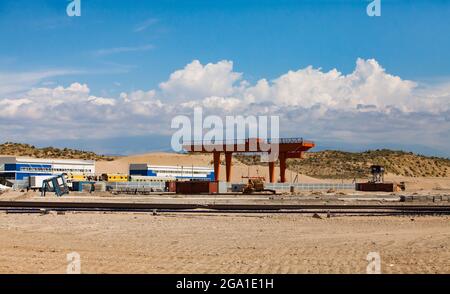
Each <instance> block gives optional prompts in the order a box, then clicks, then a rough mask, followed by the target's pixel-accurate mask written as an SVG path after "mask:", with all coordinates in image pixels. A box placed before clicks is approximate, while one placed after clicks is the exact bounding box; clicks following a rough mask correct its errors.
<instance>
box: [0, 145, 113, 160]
mask: <svg viewBox="0 0 450 294" xmlns="http://www.w3.org/2000/svg"><path fill="white" fill-rule="evenodd" d="M0 155H13V156H28V157H35V158H59V159H84V160H97V161H101V160H107V161H111V160H114V158H113V157H109V156H104V155H98V154H96V153H94V152H89V151H80V150H75V149H69V148H64V149H59V148H53V147H45V148H36V147H35V146H32V145H29V144H21V143H11V142H6V143H4V144H0Z"/></svg>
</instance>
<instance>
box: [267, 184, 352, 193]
mask: <svg viewBox="0 0 450 294" xmlns="http://www.w3.org/2000/svg"><path fill="white" fill-rule="evenodd" d="M291 187H294V190H297V191H299V190H302V191H315V190H355V188H356V186H355V184H352V183H314V184H305V183H268V184H266V188H267V189H272V190H276V191H283V192H289V191H291Z"/></svg>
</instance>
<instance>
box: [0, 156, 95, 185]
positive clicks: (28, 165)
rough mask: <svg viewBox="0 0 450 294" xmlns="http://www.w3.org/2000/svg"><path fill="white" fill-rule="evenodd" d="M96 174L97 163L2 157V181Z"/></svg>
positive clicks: (0, 168)
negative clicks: (70, 174) (69, 174)
mask: <svg viewBox="0 0 450 294" xmlns="http://www.w3.org/2000/svg"><path fill="white" fill-rule="evenodd" d="M68 173H83V174H94V173H95V161H93V160H79V159H43V158H27V157H17V156H0V179H6V180H14V181H22V180H27V179H28V178H29V177H30V176H51V175H60V174H68Z"/></svg>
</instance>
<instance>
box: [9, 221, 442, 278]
mask: <svg viewBox="0 0 450 294" xmlns="http://www.w3.org/2000/svg"><path fill="white" fill-rule="evenodd" d="M449 244H450V218H449V217H415V218H414V219H412V218H411V217H393V216H385V217H356V216H354V217H350V216H346V217H332V218H329V219H328V218H323V219H316V218H312V217H311V216H299V215H233V214H231V215H220V214H219V215H202V214H182V215H180V214H178V215H175V214H161V215H158V216H152V215H151V214H131V213H120V214H99V213H82V214H81V213H80V214H77V213H67V214H65V215H56V214H48V215H36V214H33V215H31V214H29V215H27V214H20V215H18V214H4V213H1V214H0V252H1V254H0V273H65V272H66V268H67V260H66V255H67V254H68V253H71V252H78V253H79V254H80V256H81V272H82V273H366V267H367V264H368V263H367V261H366V257H367V254H368V253H369V252H378V253H379V254H380V257H381V268H382V272H383V273H450V250H449V249H450V247H449V246H450V245H449Z"/></svg>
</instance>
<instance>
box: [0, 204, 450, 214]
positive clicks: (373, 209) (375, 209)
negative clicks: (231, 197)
mask: <svg viewBox="0 0 450 294" xmlns="http://www.w3.org/2000/svg"><path fill="white" fill-rule="evenodd" d="M0 211H6V212H9V213H42V212H43V211H44V212H45V211H57V212H58V211H61V212H70V211H74V212H76V211H78V212H153V213H154V212H177V213H192V212H205V213H218V212H220V213H300V214H301V213H331V214H364V215H366V214H367V215H397V214H403V215H405V214H406V215H408V214H409V215H450V205H407V204H388V205H384V204H378V205H376V204H371V205H367V204H363V205H355V204H351V205H345V204H338V205H336V204H329V205H324V204H306V205H304V204H302V205H297V204H294V205H293V204H178V203H166V204H164V203H125V202H122V203H118V202H109V203H105V202H47V201H42V202H29V201H23V202H19V201H4V202H3V201H2V202H0Z"/></svg>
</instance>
